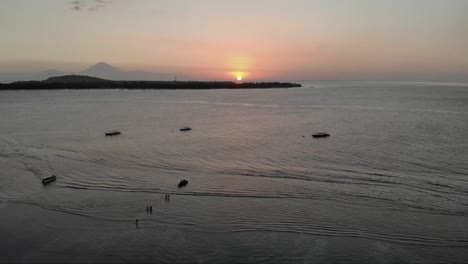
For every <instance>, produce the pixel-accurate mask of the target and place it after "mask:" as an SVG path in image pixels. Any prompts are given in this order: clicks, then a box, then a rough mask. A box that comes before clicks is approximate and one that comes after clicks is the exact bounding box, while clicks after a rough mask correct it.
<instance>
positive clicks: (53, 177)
mask: <svg viewBox="0 0 468 264" xmlns="http://www.w3.org/2000/svg"><path fill="white" fill-rule="evenodd" d="M56 179H57V176H55V175H52V176H50V177H47V178H44V179H42V184H48V183H51V182H53V181H55V180H56Z"/></svg>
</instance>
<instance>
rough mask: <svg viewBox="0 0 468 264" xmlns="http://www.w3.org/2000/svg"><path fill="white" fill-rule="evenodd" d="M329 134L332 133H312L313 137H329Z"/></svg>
mask: <svg viewBox="0 0 468 264" xmlns="http://www.w3.org/2000/svg"><path fill="white" fill-rule="evenodd" d="M329 136H330V134H328V133H325V132H320V133H315V134H312V137H314V138H322V137H329Z"/></svg>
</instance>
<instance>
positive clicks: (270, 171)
mask: <svg viewBox="0 0 468 264" xmlns="http://www.w3.org/2000/svg"><path fill="white" fill-rule="evenodd" d="M302 84H303V87H302V88H290V89H236V90H175V91H170V90H59V91H45V90H44V91H0V120H1V122H0V169H1V170H0V251H1V252H2V254H1V255H2V256H1V257H0V262H15V263H30V262H56V263H76V262H80V263H97V262H106V263H108V262H112V263H145V262H146V263H147V262H153V263H466V262H468V155H467V154H468V84H452V83H405V82H325V81H324V82H302ZM184 126H190V127H191V128H192V130H191V131H188V132H180V131H179V128H181V127H184ZM113 129H118V130H120V131H121V132H122V134H121V135H119V136H113V137H106V136H104V133H105V132H106V131H108V130H113ZM317 132H328V133H330V134H331V136H330V137H328V138H313V137H312V136H311V135H312V134H313V133H317ZM51 175H56V176H57V180H56V181H55V182H53V183H51V184H48V185H43V184H42V182H41V179H43V178H46V177H48V176H51ZM182 179H187V180H188V182H189V183H188V185H187V186H186V187H184V188H178V187H177V184H178V183H179V181H180V180H182ZM166 194H169V195H170V199H169V201H166V199H165V195H166ZM147 206H152V208H153V210H152V212H148V211H147V210H146V207H147ZM136 219H138V224H137V223H136Z"/></svg>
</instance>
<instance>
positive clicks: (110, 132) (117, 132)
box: [104, 130, 121, 136]
mask: <svg viewBox="0 0 468 264" xmlns="http://www.w3.org/2000/svg"><path fill="white" fill-rule="evenodd" d="M104 134H106V136H116V135H120V134H121V132H120V131H118V130H113V131H109V132H106V133H104Z"/></svg>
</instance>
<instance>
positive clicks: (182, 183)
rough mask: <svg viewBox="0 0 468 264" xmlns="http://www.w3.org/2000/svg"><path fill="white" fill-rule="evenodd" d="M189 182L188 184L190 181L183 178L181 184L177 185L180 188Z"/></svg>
mask: <svg viewBox="0 0 468 264" xmlns="http://www.w3.org/2000/svg"><path fill="white" fill-rule="evenodd" d="M187 184H188V181H187V180H186V179H183V180H181V181H180V182H179V184H177V186H178V187H179V188H182V187H184V186H185V185H187Z"/></svg>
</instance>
